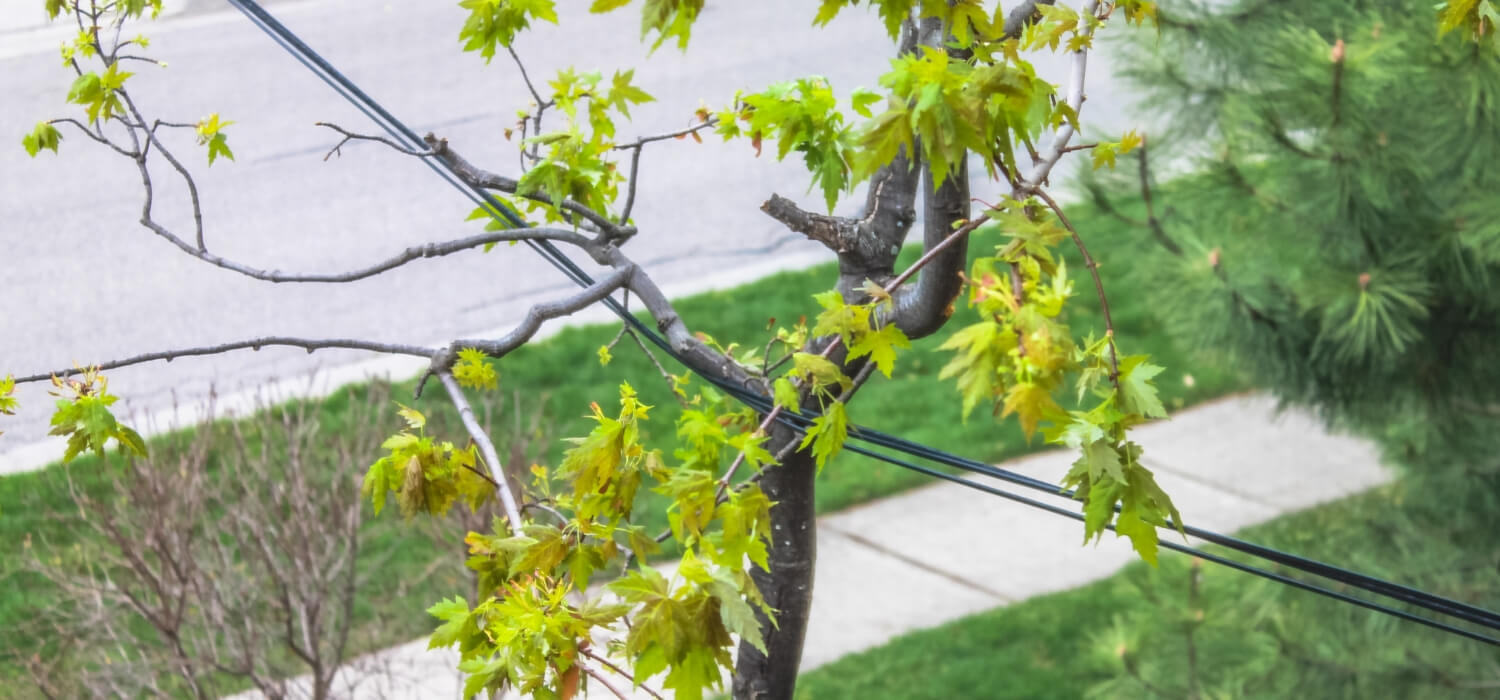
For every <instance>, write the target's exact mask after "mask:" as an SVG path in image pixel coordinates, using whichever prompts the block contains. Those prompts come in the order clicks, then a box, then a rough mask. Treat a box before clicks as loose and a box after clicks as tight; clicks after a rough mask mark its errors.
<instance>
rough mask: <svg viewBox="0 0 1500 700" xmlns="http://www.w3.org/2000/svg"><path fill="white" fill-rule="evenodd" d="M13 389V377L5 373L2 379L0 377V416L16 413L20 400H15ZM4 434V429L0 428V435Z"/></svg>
mask: <svg viewBox="0 0 1500 700" xmlns="http://www.w3.org/2000/svg"><path fill="white" fill-rule="evenodd" d="M15 390H16V379H15V377H13V376H10V375H6V377H5V378H4V379H0V416H13V415H16V409H17V408H19V407H20V402H18V401H16V397H15V396H12V394H13V393H15ZM4 434H5V431H3V430H0V435H4Z"/></svg>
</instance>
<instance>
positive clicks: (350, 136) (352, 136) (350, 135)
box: [314, 122, 432, 160]
mask: <svg viewBox="0 0 1500 700" xmlns="http://www.w3.org/2000/svg"><path fill="white" fill-rule="evenodd" d="M314 126H322V127H327V128H329V129H333V130H334V131H337V132H339V133H340V134H343V135H344V138H343V139H341V140H340V141H339V142H338V143H337V144H334V146H333V148H331V149H329V151H328V155H325V156H323V160H328V158H329V156H332V155H335V154H337V155H339V156H342V155H343V153H341V152H340V151H339V149H340V148H343V146H344V144H346V143H348V142H350V141H375V142H377V143H383V144H385V145H386V146H389V147H390V148H392V149H394V150H397V151H400V152H402V153H405V154H406V155H409V156H417V157H419V158H421V157H425V156H430V155H432V151H431V150H426V151H418V150H416V149H412V148H407V147H406V146H403V145H401V144H399V143H396V142H395V141H392V140H390V139H388V138H386V137H384V136H370V135H368V134H356V133H354V132H352V131H348V130H346V129H344V127H341V126H339V125H338V124H331V123H329V122H315V123H314Z"/></svg>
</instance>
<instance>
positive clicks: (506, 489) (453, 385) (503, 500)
mask: <svg viewBox="0 0 1500 700" xmlns="http://www.w3.org/2000/svg"><path fill="white" fill-rule="evenodd" d="M438 379H439V380H440V381H442V382H443V388H445V389H447V390H448V398H450V399H452V400H453V405H454V406H455V407H456V408H458V416H459V418H461V419H463V422H464V428H465V429H467V430H468V431H469V436H470V437H472V438H474V442H475V443H477V444H478V445H479V451H480V453H481V454H483V455H484V461H485V463H486V464H488V465H489V468H490V476H491V477H493V478H491V479H490V481H492V482H493V483H494V484H495V494H496V495H497V496H499V497H500V505H501V506H502V507H504V508H505V517H506V519H507V520H509V521H510V531H511V533H513V534H515V535H516V536H518V537H519V536H521V535H524V534H526V533H525V530H523V529H522V528H521V509H520V506H518V505H516V495H515V494H513V493H511V491H510V484H509V483H508V482H507V481H506V480H505V471H504V469H503V468H502V467H501V465H500V454H499V453H498V452H496V451H495V443H494V442H491V441H490V436H489V434H488V433H486V432H485V431H484V428H483V427H481V426H480V425H479V420H478V419H476V418H475V417H474V408H473V407H472V406H470V405H469V398H468V397H467V396H464V389H463V387H461V386H459V385H458V380H457V379H454V378H453V374H452V373H451V372H446V371H445V372H439V373H438Z"/></svg>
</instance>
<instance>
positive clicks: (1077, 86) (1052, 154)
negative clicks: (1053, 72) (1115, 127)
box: [1005, 0, 1099, 199]
mask: <svg viewBox="0 0 1500 700" xmlns="http://www.w3.org/2000/svg"><path fill="white" fill-rule="evenodd" d="M1049 4H1050V3H1049ZM1019 9H1020V8H1017V10H1019ZM1033 9H1035V8H1034V7H1033ZM1098 10H1099V0H1086V1H1085V2H1084V3H1083V9H1082V11H1081V14H1084V15H1089V16H1092V15H1094V14H1095V13H1097V12H1098ZM1015 15H1016V13H1015V12H1014V11H1013V12H1011V16H1010V17H1009V18H1007V19H1006V20H1005V26H1006V33H1007V34H1009V33H1010V28H1011V26H1010V25H1011V19H1013V18H1014V17H1015ZM1017 26H1018V29H1017V31H1018V32H1019V31H1020V30H1019V26H1020V25H1017ZM1081 34H1082V36H1084V37H1090V36H1093V34H1094V25H1093V24H1089V23H1085V24H1084V28H1083V31H1082V32H1081ZM1088 61H1089V52H1088V49H1083V50H1080V51H1075V52H1073V65H1072V69H1071V71H1070V72H1069V74H1068V97H1067V104H1068V106H1069V107H1071V108H1073V112H1074V114H1078V113H1079V112H1080V111H1081V110H1082V109H1083V100H1084V94H1083V82H1084V78H1085V77H1086V75H1087V72H1088ZM1073 132H1074V129H1073V123H1072V122H1071V121H1070V122H1067V123H1065V124H1063V125H1062V128H1060V129H1058V130H1057V134H1055V135H1054V136H1053V137H1052V143H1051V144H1050V145H1049V146H1048V147H1047V155H1046V156H1044V157H1043V158H1042V159H1041V161H1040V162H1038V163H1037V164H1036V165H1035V166H1033V167H1032V169H1031V173H1030V174H1028V175H1027V176H1026V179H1025V180H1023V181H1022V182H1021V184H1020V185H1019V186H1017V187H1016V193H1015V194H1016V197H1017V199H1020V198H1023V197H1024V196H1025V195H1028V194H1031V193H1032V192H1035V191H1036V190H1037V189H1038V188H1039V187H1041V186H1042V183H1044V182H1046V181H1047V176H1048V175H1049V174H1050V173H1051V172H1052V168H1053V167H1054V166H1056V165H1057V162H1058V161H1059V160H1061V159H1062V157H1063V154H1064V153H1066V152H1067V148H1068V141H1070V140H1072V139H1073Z"/></svg>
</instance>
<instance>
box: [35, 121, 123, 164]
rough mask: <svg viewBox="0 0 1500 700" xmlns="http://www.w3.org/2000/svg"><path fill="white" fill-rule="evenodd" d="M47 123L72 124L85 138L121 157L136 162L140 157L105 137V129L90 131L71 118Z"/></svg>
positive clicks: (81, 123)
mask: <svg viewBox="0 0 1500 700" xmlns="http://www.w3.org/2000/svg"><path fill="white" fill-rule="evenodd" d="M47 123H48V124H71V125H73V126H75V127H77V128H78V130H79V131H81V132H83V135H84V136H87V137H89V138H91V139H93V140H95V141H98V142H99V143H102V144H104V145H106V146H109V147H110V148H111V149H113V150H114V151H115V152H116V153H119V154H120V155H122V156H125V157H126V158H130V159H132V160H134V159H135V158H136V157H138V156H140V153H139V152H138V151H129V150H126V149H124V148H121V147H120V146H119V144H116V143H115V142H114V141H111V140H109V138H108V137H106V136H105V135H104V131H103V129H97V128H96V129H90V128H88V127H87V126H85V125H84V123H83V122H81V121H78V120H77V119H73V118H71V117H69V118H63V119H49V120H48V121H47Z"/></svg>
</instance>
